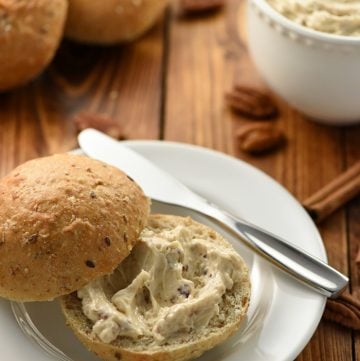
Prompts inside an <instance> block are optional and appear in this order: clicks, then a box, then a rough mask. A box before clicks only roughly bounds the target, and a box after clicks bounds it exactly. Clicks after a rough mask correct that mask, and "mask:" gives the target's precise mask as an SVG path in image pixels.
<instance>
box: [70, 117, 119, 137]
mask: <svg viewBox="0 0 360 361" xmlns="http://www.w3.org/2000/svg"><path fill="white" fill-rule="evenodd" d="M73 121H74V123H75V125H76V128H77V130H78V131H79V132H80V131H82V130H84V129H86V128H94V129H97V130H100V131H101V132H103V133H106V134H108V135H110V136H111V137H113V138H115V139H119V140H123V139H126V137H125V136H124V133H123V131H122V128H121V126H120V125H119V124H118V123H117V122H116V121H115V120H114V119H112V118H110V117H108V116H106V115H103V114H97V113H88V112H82V113H78V114H77V115H75V116H74V118H73Z"/></svg>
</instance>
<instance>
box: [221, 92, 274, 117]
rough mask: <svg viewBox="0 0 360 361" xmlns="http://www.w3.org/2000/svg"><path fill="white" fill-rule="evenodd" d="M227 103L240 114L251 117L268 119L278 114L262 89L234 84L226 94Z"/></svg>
mask: <svg viewBox="0 0 360 361" xmlns="http://www.w3.org/2000/svg"><path fill="white" fill-rule="evenodd" d="M226 101H227V103H228V105H229V106H230V107H231V108H232V109H233V110H235V111H236V112H238V113H240V114H241V115H243V116H245V117H247V118H252V119H270V118H274V117H275V116H276V115H277V114H278V109H277V107H276V105H275V104H274V102H273V101H272V99H271V98H270V97H269V96H268V95H267V94H266V93H264V92H263V91H261V90H258V89H253V88H250V87H247V86H240V85H236V86H235V87H234V89H233V90H232V91H231V92H230V93H227V94H226Z"/></svg>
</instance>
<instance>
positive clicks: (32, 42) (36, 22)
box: [0, 0, 68, 91]
mask: <svg viewBox="0 0 360 361" xmlns="http://www.w3.org/2000/svg"><path fill="white" fill-rule="evenodd" d="M67 7H68V3H67V0H51V1H48V0H31V1H30V0H29V1H17V0H0V91H4V90H9V89H11V88H14V87H17V86H19V85H22V84H24V83H26V82H28V81H29V80H31V79H33V78H34V77H36V76H37V75H38V74H39V73H40V72H41V71H42V70H43V69H44V68H45V67H46V66H47V65H48V64H49V62H50V61H51V59H52V58H53V56H54V54H55V51H56V49H57V48H58V45H59V43H60V40H61V37H62V34H63V29H64V24H65V19H66V13H67Z"/></svg>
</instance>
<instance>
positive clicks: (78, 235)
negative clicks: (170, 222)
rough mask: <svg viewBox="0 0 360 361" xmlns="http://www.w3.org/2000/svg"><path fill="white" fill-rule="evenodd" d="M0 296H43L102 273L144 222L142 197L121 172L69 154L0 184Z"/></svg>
mask: <svg viewBox="0 0 360 361" xmlns="http://www.w3.org/2000/svg"><path fill="white" fill-rule="evenodd" d="M0 202H1V206H0V296H2V297H5V298H8V299H12V300H18V301H39V300H50V299H54V298H55V297H58V296H61V295H64V294H68V293H70V292H73V291H75V290H77V289H79V288H81V287H83V286H84V285H85V284H87V283H88V282H90V281H91V280H93V279H94V278H97V277H99V276H102V275H104V274H107V273H111V272H112V271H113V269H114V268H116V266H117V265H118V264H119V262H121V261H122V260H123V259H124V258H125V257H126V256H127V255H128V254H129V252H130V250H131V249H132V247H133V245H134V243H135V242H136V241H137V239H138V236H139V233H140V232H141V230H142V229H143V227H144V226H145V223H146V221H147V216H148V212H149V202H148V199H147V198H146V197H145V195H144V194H143V192H142V190H141V189H140V188H139V186H138V185H137V184H135V183H134V182H133V181H132V180H130V179H129V178H128V177H127V176H126V174H124V173H123V172H121V171H120V170H118V169H116V168H114V167H111V166H109V165H106V164H104V163H102V162H99V161H96V160H93V159H90V158H87V157H83V156H79V155H71V154H59V155H54V156H50V157H45V158H39V159H35V160H32V161H29V162H27V163H24V164H23V165H21V166H19V167H17V168H16V169H14V170H13V171H12V172H11V173H10V174H9V175H8V176H6V177H5V178H3V179H2V180H1V181H0Z"/></svg>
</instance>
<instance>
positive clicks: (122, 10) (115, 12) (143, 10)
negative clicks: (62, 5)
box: [65, 0, 168, 44]
mask: <svg viewBox="0 0 360 361" xmlns="http://www.w3.org/2000/svg"><path fill="white" fill-rule="evenodd" d="M167 2H168V1H167V0H101V1H100V0H92V1H88V0H69V14H68V18H67V23H66V30H65V33H66V36H68V37H69V38H71V39H73V40H76V41H79V42H85V43H94V44H114V43H118V42H123V41H129V40H133V39H135V38H136V37H138V36H140V35H141V34H143V33H144V32H145V31H146V30H148V29H149V28H150V27H151V26H152V25H153V24H154V23H155V21H156V19H157V18H158V17H159V16H160V14H161V13H162V11H163V10H164V9H165V6H166V5H167Z"/></svg>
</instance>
